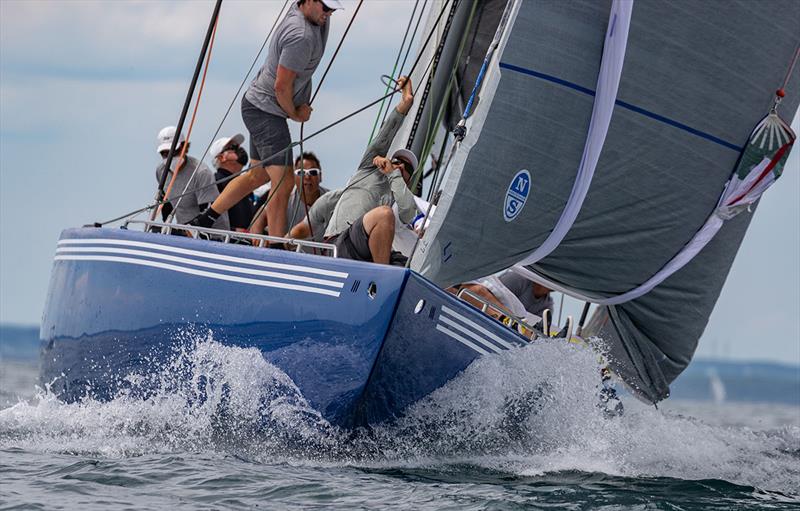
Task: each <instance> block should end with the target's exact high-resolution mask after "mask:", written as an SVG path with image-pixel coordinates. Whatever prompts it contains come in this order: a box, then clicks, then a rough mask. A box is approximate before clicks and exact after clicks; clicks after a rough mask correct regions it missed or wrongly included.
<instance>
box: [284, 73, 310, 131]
mask: <svg viewBox="0 0 800 511" xmlns="http://www.w3.org/2000/svg"><path fill="white" fill-rule="evenodd" d="M296 77H297V73H295V72H294V71H292V70H291V69H289V68H288V67H283V66H282V65H280V64H278V73H277V76H276V77H275V97H276V98H277V100H278V104H279V105H280V106H281V108H282V109H283V111H284V112H286V115H287V116H288V117H289V119H291V120H293V121H296V122H306V121H307V120H309V119H310V118H311V107H310V106H309V105H300V106H299V107H297V108H295V106H294V79H295V78H296Z"/></svg>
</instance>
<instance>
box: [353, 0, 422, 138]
mask: <svg viewBox="0 0 800 511" xmlns="http://www.w3.org/2000/svg"><path fill="white" fill-rule="evenodd" d="M426 2H427V0H426ZM418 6H419V0H416V2H414V9H413V10H412V11H411V17H410V18H408V25H406V30H405V33H404V34H403V42H402V43H400V48H398V49H397V57H395V59H394V65H393V66H392V72H391V74H390V75H389V78H390V79H392V77H394V76H395V74H394V73H395V71H397V64H398V63H399V62H400V55H402V54H403V48H404V47H405V45H406V39H407V38H408V32H409V30H410V29H411V23H412V22H413V21H414V14H416V12H417V7H418ZM423 9H424V7H423ZM420 17H422V12H420ZM413 42H414V40H413V38H412V40H411V41H409V43H408V47H409V48H411V44H412V43H413ZM383 76H386V75H383ZM383 76H382V77H381V78H383ZM390 88H391V82H390V83H387V84H386V90H385V91H383V93H384V94H386V93H387V92H389V89H390ZM387 109H388V107H387ZM382 112H383V102H381V106H380V107H378V115H376V116H375V122H374V123H372V132H370V134H369V142H367V143H368V144H371V143H372V138H373V137H374V136H375V128H377V127H378V119H380V118H381V113H382Z"/></svg>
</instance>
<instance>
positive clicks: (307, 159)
mask: <svg viewBox="0 0 800 511" xmlns="http://www.w3.org/2000/svg"><path fill="white" fill-rule="evenodd" d="M321 181H322V165H321V164H320V162H319V158H317V155H316V154H314V153H312V152H310V151H309V152H304V153H303V154H302V155H301V156H298V157H297V159H296V160H295V161H294V189H293V190H292V193H291V195H290V196H289V205H288V206H287V208H286V225H288V226H289V229H290V230H291V228H292V227H294V226H295V225H297V224H298V223H300V222H302V221H303V220H304V219H305V217H306V209H309V210H310V209H311V206H313V205H314V203H315V202H317V199H319V198H320V197H321V196H322V195H323V194H324V193H326V192H328V189H327V188H325V187H324V186H320V182H321ZM267 195H268V194H266V193H265V194H264V195H262V196H261V199H260V200H259V204H258V206H260V205H261V204H263V202H264V200H265V199H266V198H267ZM267 222H268V218H267V215H266V214H265V212H263V211H262V213H261V215H260V216H259V218H258V220H256V221H255V222H254V223H253V228H252V232H255V233H261V232H263V231H264V228H265V227H266V226H268V223H267ZM314 234H315V236H316V234H317V233H316V231H315V232H314ZM320 234H321V233H320Z"/></svg>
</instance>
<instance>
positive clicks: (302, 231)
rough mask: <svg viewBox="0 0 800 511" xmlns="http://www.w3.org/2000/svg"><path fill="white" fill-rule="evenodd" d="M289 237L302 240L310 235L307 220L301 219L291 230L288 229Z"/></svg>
mask: <svg viewBox="0 0 800 511" xmlns="http://www.w3.org/2000/svg"><path fill="white" fill-rule="evenodd" d="M289 237H290V238H294V239H296V240H304V239H306V238H309V237H311V229H309V228H308V222H306V221H305V220H303V221H302V222H300V223H299V224H297V225H295V226H294V227H292V230H291V231H289Z"/></svg>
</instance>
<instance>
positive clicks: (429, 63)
mask: <svg viewBox="0 0 800 511" xmlns="http://www.w3.org/2000/svg"><path fill="white" fill-rule="evenodd" d="M445 7H446V4H445V6H444V7H443V8H442V10H441V11H440V12H439V15H438V16H437V18H436V21H435V22H434V24H433V27H431V31H430V32H429V33H428V36H427V37H426V38H425V42H424V43H423V44H422V46H421V48H420V52H419V54H418V55H417V58H416V59H415V60H414V63H413V65H412V66H411V70H410V71H409V75H410V74H412V73H413V72H414V69H415V68H416V67H417V65H419V62H420V60H421V58H422V54H423V52H424V50H425V48H426V47H427V45H428V43H429V42H430V40H431V37H433V34H434V32H435V31H436V27H437V26H438V24H439V22H440V21H441V19H442V15H443V14H444V12H445ZM273 28H274V25H273ZM271 32H272V31H270V33H271ZM432 62H433V61H432V60H431V61H429V62H428V65H427V66H426V70H425V73H427V72H428V70H429V69H430V67H431V64H432ZM425 73H423V77H424V74H425ZM398 92H400V90H399V89H394V90H392V91H391V92H389V93H388V94H384V95H383V96H381V97H379V98H377V99H375V100H373V101H371V102H369V103H367V104H366V105H364V106H362V107H360V108H358V109H356V110H354V111H352V112H350V113H349V114H347V115H345V116H343V117H340V118H339V119H337V120H335V121H333V122H331V123H330V124H328V125H326V126H323V127H322V128H320V129H318V130H317V131H315V132H313V133H311V134H310V135H308V136H307V137H305V140H310V139H312V138H314V137H316V136H318V135H320V134H322V133H324V132H326V131H328V130H329V129H332V128H334V127H335V126H337V125H339V124H341V123H343V122H344V121H346V120H348V119H350V118H352V117H355V116H356V115H358V114H360V113H361V112H363V111H365V110H368V109H370V108H372V107H373V106H375V105H377V104H378V103H380V102H381V101H383V100H385V99H386V98H388V97H390V96H393V95H395V94H397V93H398ZM296 145H298V142H292V143H290V144H289V145H288V146H286V147H284V148H282V149H280V150H279V151H277V152H276V153H275V154H272V155H270V156H268V157H267V158H265V159H270V158H273V157H274V156H277V155H278V154H280V153H282V152H284V151H286V150H288V149H290V148H292V147H294V146H296ZM209 147H210V145H209ZM260 163H261V162H257V163H254V164H251V165H250V166H248V167H245V168H243V169H242V170H240V171H238V172H234V173H233V174H230V175H229V176H226V177H224V178H222V179H218V180H216V181H213V182H211V183H209V184H207V185H203V186H199V187H196V188H194V189H192V190H189V191H186V192H184V193H182V194H180V195H178V196H175V197H173V198H172V199H171V200H175V199H180V198H181V197H185V196H186V195H189V194H191V193H195V192H198V191H200V190H203V189H205V188H209V187H211V186H216V185H218V184H221V183H227V182H228V181H230V180H232V179H234V178H236V177H237V176H240V175H241V174H244V173H245V172H248V171H250V170H252V169H253V168H256V167H258V166H259V165H260ZM361 179H363V177H362V178H361ZM361 179H358V180H356V181H354V182H352V183H350V184H348V185H347V186H346V187H345V188H344V189H345V190H346V189H348V188H350V187H352V186H354V185H355V184H356V183H358V182H359V181H360V180H361ZM164 202H165V201H164V200H156V201H155V202H154V203H153V204H148V205H147V206H144V207H141V208H139V209H136V210H134V211H130V212H128V213H125V214H124V215H120V216H118V217H115V218H112V219H110V220H106V221H105V222H95V223H94V224H92V225H94V226H95V227H102V226H103V225H106V224H110V223H114V222H118V221H120V220H124V219H126V218H129V217H132V216H135V215H138V214H139V213H142V212H144V211H149V210H151V209H154V208H157V207H158V206H160V205H161V204H163V203H164Z"/></svg>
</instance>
